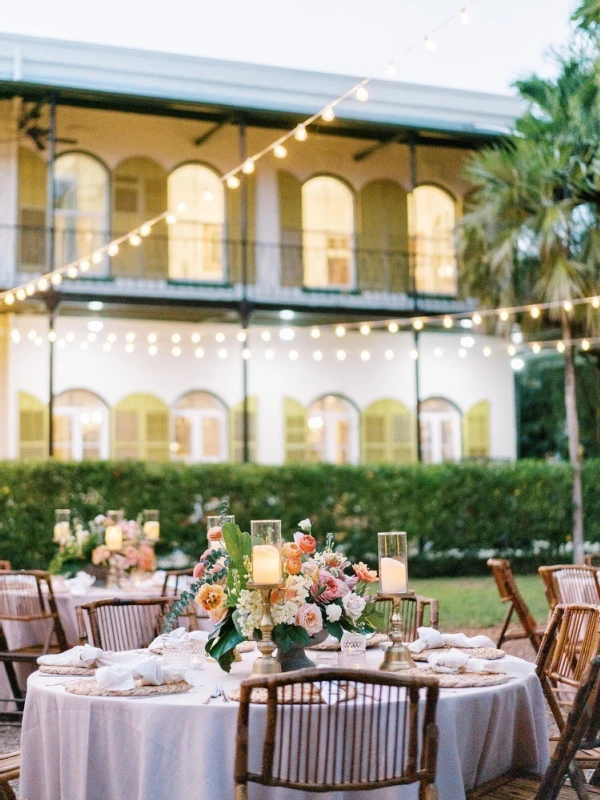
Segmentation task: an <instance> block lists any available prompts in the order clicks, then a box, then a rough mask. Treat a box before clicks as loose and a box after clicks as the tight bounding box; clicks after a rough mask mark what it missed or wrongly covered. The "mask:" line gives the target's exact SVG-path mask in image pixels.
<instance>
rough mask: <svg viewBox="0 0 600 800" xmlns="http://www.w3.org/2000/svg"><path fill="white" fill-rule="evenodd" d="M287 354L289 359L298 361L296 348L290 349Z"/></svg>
mask: <svg viewBox="0 0 600 800" xmlns="http://www.w3.org/2000/svg"><path fill="white" fill-rule="evenodd" d="M288 355H289V357H290V361H298V351H297V350H290V352H289V353H288Z"/></svg>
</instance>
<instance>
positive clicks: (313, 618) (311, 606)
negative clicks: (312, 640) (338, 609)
mask: <svg viewBox="0 0 600 800" xmlns="http://www.w3.org/2000/svg"><path fill="white" fill-rule="evenodd" d="M296 624H297V625H300V627H301V628H304V630H305V631H306V632H307V633H308V635H309V636H314V635H315V633H319V631H322V630H323V615H322V614H321V609H320V608H319V606H318V605H316V604H315V603H304V605H303V606H300V608H299V609H298V612H297V613H296Z"/></svg>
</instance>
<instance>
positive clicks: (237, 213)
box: [225, 174, 256, 283]
mask: <svg viewBox="0 0 600 800" xmlns="http://www.w3.org/2000/svg"><path fill="white" fill-rule="evenodd" d="M240 180H241V181H242V182H243V181H244V180H245V181H246V182H247V196H248V206H247V209H246V214H247V220H248V245H247V255H246V259H247V272H248V283H254V280H255V275H256V252H255V251H256V177H255V175H254V174H252V175H241V176H240ZM242 191H243V189H242V186H239V187H238V188H237V189H226V190H225V209H226V212H227V219H226V232H227V233H226V239H227V241H226V247H225V252H226V255H227V275H228V279H229V282H230V283H239V282H240V281H241V280H242V228H241V199H242Z"/></svg>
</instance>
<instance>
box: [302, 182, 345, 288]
mask: <svg viewBox="0 0 600 800" xmlns="http://www.w3.org/2000/svg"><path fill="white" fill-rule="evenodd" d="M302 247H303V258H304V284H305V286H310V287H314V288H319V287H322V288H331V289H349V288H352V287H353V286H354V285H355V275H354V197H353V195H352V192H351V191H350V189H349V188H348V187H347V186H346V184H345V183H343V182H342V181H340V180H338V179H337V178H331V177H328V176H327V175H320V176H318V177H316V178H311V180H309V181H307V182H306V183H305V184H304V185H303V186H302Z"/></svg>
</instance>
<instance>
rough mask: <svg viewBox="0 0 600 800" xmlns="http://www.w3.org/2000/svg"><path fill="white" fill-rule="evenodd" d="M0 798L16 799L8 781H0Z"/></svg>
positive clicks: (6, 799)
mask: <svg viewBox="0 0 600 800" xmlns="http://www.w3.org/2000/svg"><path fill="white" fill-rule="evenodd" d="M0 800H17V796H16V794H15V793H14V792H13V790H12V786H11V785H10V784H9V783H0Z"/></svg>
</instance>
